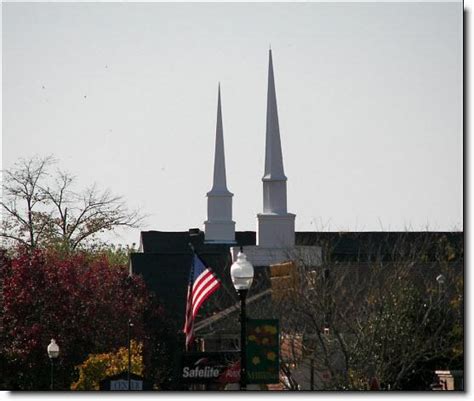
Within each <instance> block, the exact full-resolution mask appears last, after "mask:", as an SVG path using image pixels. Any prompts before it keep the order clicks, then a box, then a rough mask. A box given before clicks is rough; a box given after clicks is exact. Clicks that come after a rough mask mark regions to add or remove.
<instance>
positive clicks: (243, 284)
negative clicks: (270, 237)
mask: <svg viewBox="0 0 474 401" xmlns="http://www.w3.org/2000/svg"><path fill="white" fill-rule="evenodd" d="M230 276H231V278H232V283H233V284H234V288H235V290H236V291H237V293H238V294H239V298H240V389H241V390H246V389H247V358H246V356H247V341H246V340H247V339H246V331H247V315H246V310H245V299H246V298H247V293H248V291H249V288H250V286H251V285H252V281H253V266H252V264H251V263H250V262H249V261H248V260H247V256H245V254H244V253H243V252H242V247H241V248H240V252H239V254H238V255H237V260H236V261H235V262H234V263H233V264H232V266H231V267H230Z"/></svg>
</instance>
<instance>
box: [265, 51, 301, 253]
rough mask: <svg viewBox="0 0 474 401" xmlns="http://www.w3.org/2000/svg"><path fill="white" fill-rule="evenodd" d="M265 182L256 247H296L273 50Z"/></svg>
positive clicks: (270, 60)
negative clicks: (289, 201) (285, 171)
mask: <svg viewBox="0 0 474 401" xmlns="http://www.w3.org/2000/svg"><path fill="white" fill-rule="evenodd" d="M262 181H263V213H260V214H258V215H257V219H258V227H257V245H258V246H264V247H275V248H279V247H290V246H293V245H294V244H295V215H294V214H292V213H288V212H287V204H286V201H287V196H286V181H287V178H286V176H285V173H284V170H283V156H282V151H281V141H280V127H279V124H278V109H277V101H276V92H275V79H274V75H273V59H272V51H271V50H270V51H269V64H268V91H267V129H266V137H265V171H264V175H263V178H262Z"/></svg>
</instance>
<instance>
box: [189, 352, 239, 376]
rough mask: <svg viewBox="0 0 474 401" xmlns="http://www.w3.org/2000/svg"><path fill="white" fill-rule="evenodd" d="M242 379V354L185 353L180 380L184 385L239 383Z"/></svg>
mask: <svg viewBox="0 0 474 401" xmlns="http://www.w3.org/2000/svg"><path fill="white" fill-rule="evenodd" d="M239 379H240V352H239V351H222V352H185V353H184V354H183V358H182V363H181V370H180V380H181V381H182V382H183V383H237V382H238V381H239Z"/></svg>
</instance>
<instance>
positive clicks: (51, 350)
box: [47, 339, 59, 390]
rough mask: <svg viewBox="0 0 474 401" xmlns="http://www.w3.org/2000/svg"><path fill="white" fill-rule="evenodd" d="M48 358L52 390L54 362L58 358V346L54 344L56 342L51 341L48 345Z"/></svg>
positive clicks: (52, 387)
mask: <svg viewBox="0 0 474 401" xmlns="http://www.w3.org/2000/svg"><path fill="white" fill-rule="evenodd" d="M47 350H48V356H49V360H50V361H51V390H53V389H54V361H55V359H56V358H57V357H58V356H59V346H58V344H56V340H54V339H51V342H50V343H49V345H48V348H47Z"/></svg>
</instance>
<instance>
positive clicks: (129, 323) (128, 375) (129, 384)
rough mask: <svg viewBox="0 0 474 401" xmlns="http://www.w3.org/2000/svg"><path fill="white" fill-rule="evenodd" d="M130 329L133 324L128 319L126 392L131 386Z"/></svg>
mask: <svg viewBox="0 0 474 401" xmlns="http://www.w3.org/2000/svg"><path fill="white" fill-rule="evenodd" d="M132 327H133V323H132V320H131V319H128V327H127V333H128V374H127V378H128V391H130V390H131V389H132V387H131V384H132V379H131V371H132V344H131V342H132V333H131V332H132Z"/></svg>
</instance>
